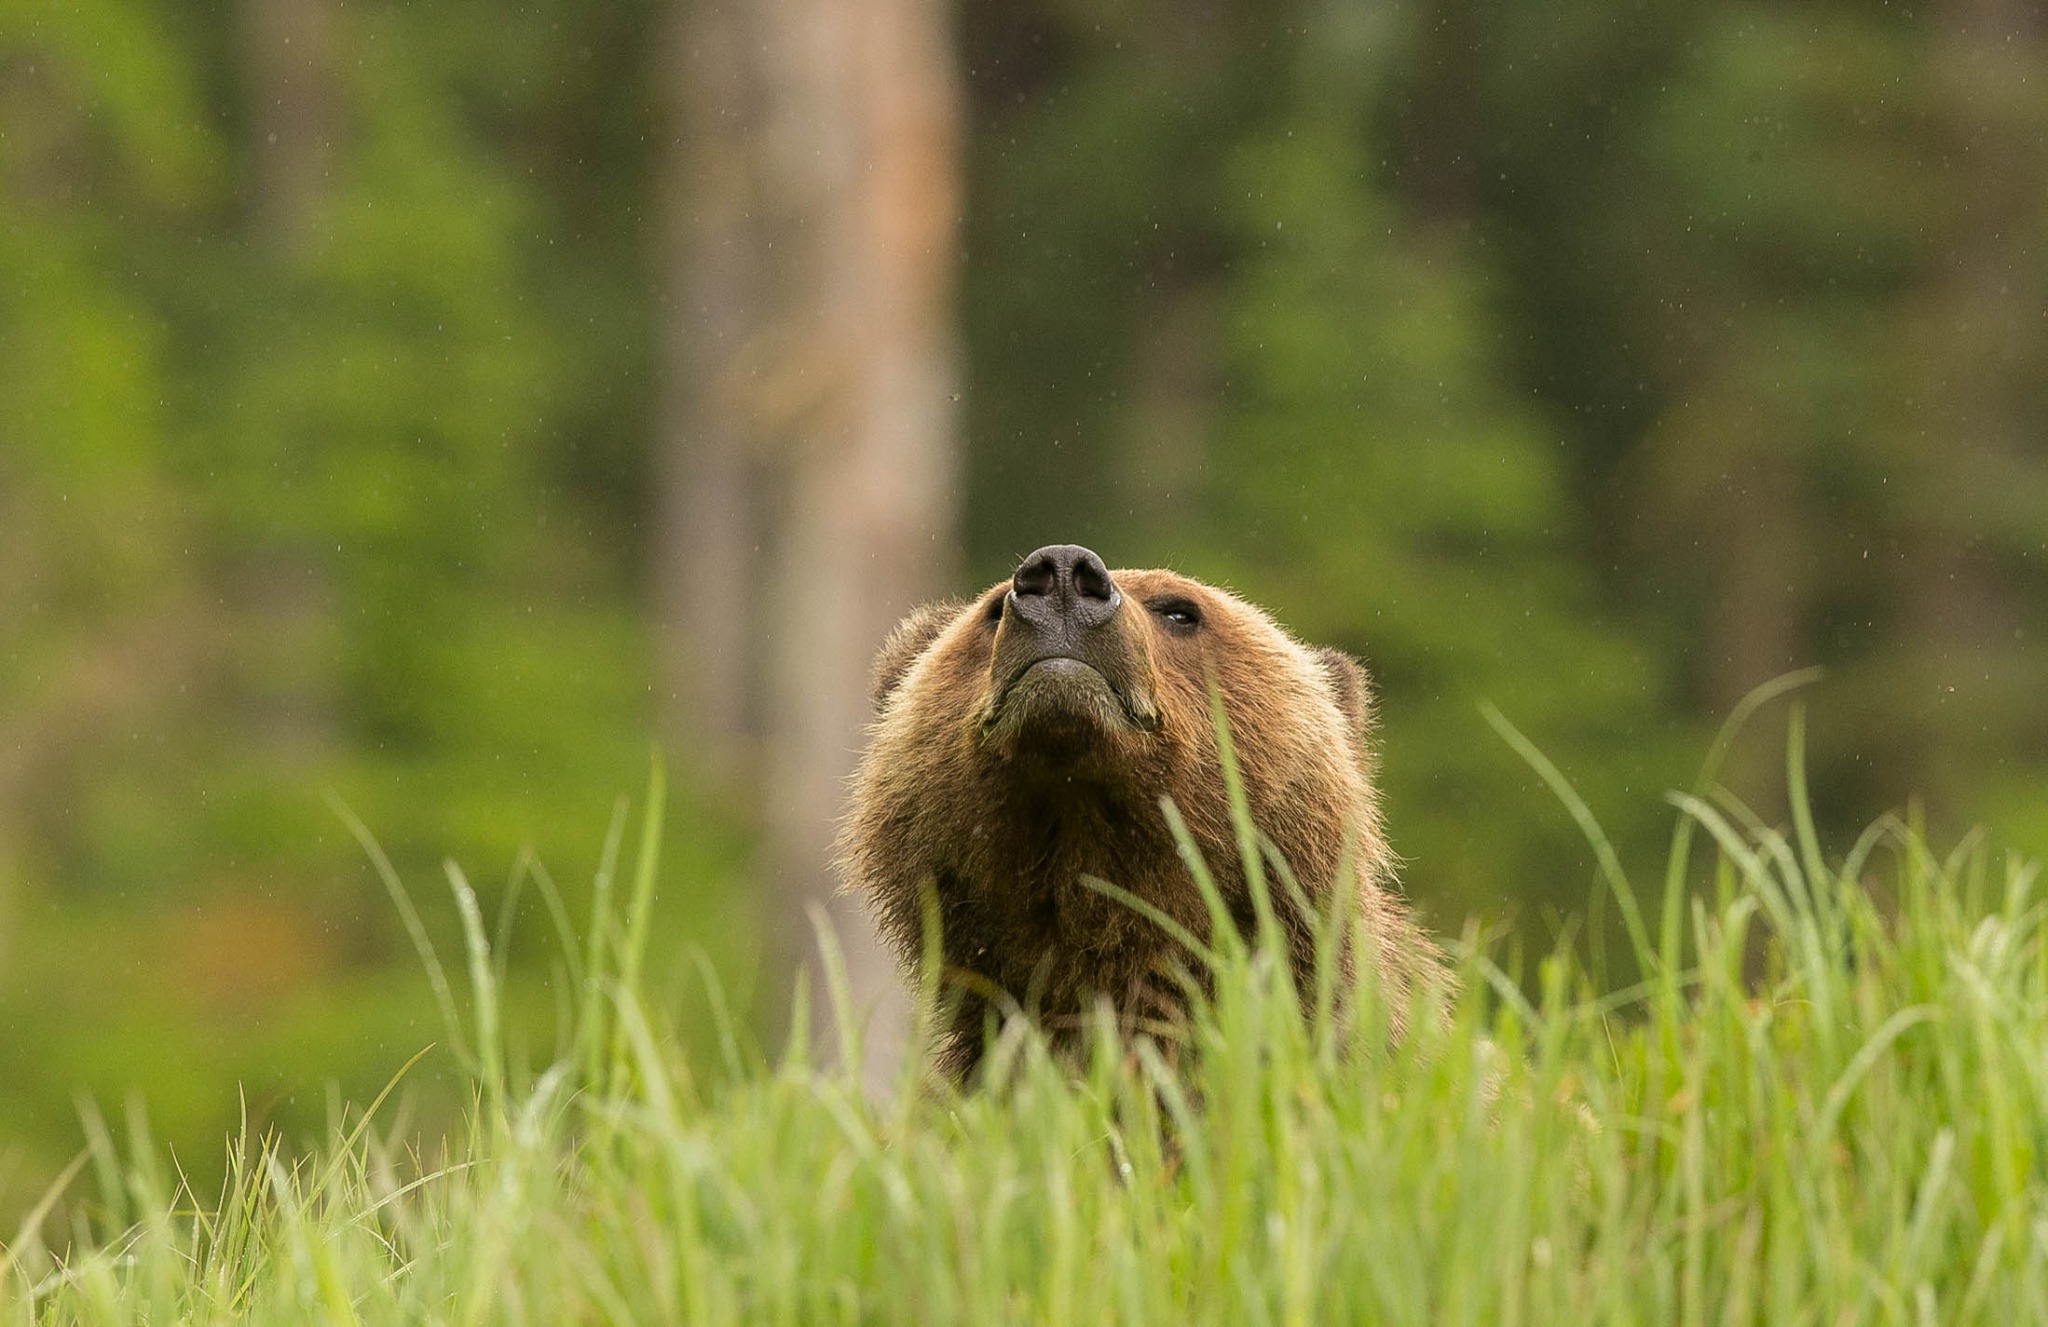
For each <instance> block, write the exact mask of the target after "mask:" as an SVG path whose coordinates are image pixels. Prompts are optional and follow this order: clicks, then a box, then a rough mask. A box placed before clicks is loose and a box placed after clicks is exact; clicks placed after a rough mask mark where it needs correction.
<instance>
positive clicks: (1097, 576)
mask: <svg viewBox="0 0 2048 1327" xmlns="http://www.w3.org/2000/svg"><path fill="white" fill-rule="evenodd" d="M1074 589H1075V590H1076V591H1077V592H1078V593H1079V594H1080V595H1081V596H1082V597H1083V598H1087V599H1100V600H1103V601H1104V602H1107V601H1108V600H1110V599H1112V598H1114V597H1115V596H1116V584H1115V582H1113V581H1111V580H1110V579H1109V568H1107V567H1105V566H1103V565H1102V559H1101V558H1099V557H1096V556H1095V555H1094V554H1093V553H1084V555H1083V556H1081V557H1080V558H1077V559H1075V562H1074Z"/></svg>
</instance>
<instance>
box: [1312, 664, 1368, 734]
mask: <svg viewBox="0 0 2048 1327" xmlns="http://www.w3.org/2000/svg"><path fill="white" fill-rule="evenodd" d="M1315 656H1316V662H1317V663H1318V664H1320V665H1321V666H1322V669H1323V671H1324V672H1325V673H1327V674H1329V677H1330V689H1331V690H1332V691H1333V692H1334V693H1335V694H1336V697H1337V708H1338V710H1339V711H1341V712H1342V713H1343V715H1344V723H1345V726H1346V727H1347V728H1349V729H1350V732H1351V743H1352V745H1353V746H1355V747H1357V748H1358V750H1359V752H1360V753H1361V754H1363V753H1364V752H1365V750H1366V748H1367V746H1368V745H1369V743H1370V741H1371V738H1372V729H1373V705H1372V683H1370V682H1368V681H1367V680H1366V677H1365V669H1364V668H1363V667H1361V666H1360V665H1359V662H1358V660H1356V659H1354V658H1352V657H1351V656H1350V655H1348V654H1346V653H1344V651H1342V650H1330V649H1321V650H1317V651H1316V652H1315Z"/></svg>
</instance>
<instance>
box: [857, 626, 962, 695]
mask: <svg viewBox="0 0 2048 1327" xmlns="http://www.w3.org/2000/svg"><path fill="white" fill-rule="evenodd" d="M960 609H961V604H960V602H959V601H958V600H954V599H944V600H941V601H940V602H938V603H935V604H926V605H924V607H922V608H917V609H913V610H912V611H911V614H910V616H909V617H906V618H904V619H903V620H902V621H901V622H898V623H897V624H896V629H895V630H894V631H892V632H890V633H889V639H888V640H886V641H883V642H882V648H881V651H880V653H878V654H876V655H875V666H874V669H873V671H872V672H870V673H869V674H868V700H869V702H870V703H872V704H873V705H874V707H875V713H877V714H880V713H881V712H882V706H884V705H885V704H887V703H888V701H889V697H890V696H892V695H894V694H895V692H896V687H897V685H898V684H899V683H901V682H902V681H903V675H904V674H905V673H907V672H909V671H910V665H912V664H914V663H916V662H917V656H918V655H920V654H923V653H924V652H925V647H926V646H928V645H930V644H931V643H932V642H933V641H934V640H936V639H938V635H939V633H940V632H941V631H944V630H945V629H946V627H947V625H948V624H950V623H951V622H952V621H953V619H954V618H956V617H958V616H960Z"/></svg>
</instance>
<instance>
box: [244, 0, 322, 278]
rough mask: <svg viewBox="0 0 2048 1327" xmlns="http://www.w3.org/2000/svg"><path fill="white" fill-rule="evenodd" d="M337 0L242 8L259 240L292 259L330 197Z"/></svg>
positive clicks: (250, 3)
mask: <svg viewBox="0 0 2048 1327" xmlns="http://www.w3.org/2000/svg"><path fill="white" fill-rule="evenodd" d="M331 3H332V0H242V5H241V30H242V60H243V65H244V69H245V71H246V75H247V81H248V95H249V112H250V115H249V123H250V130H251V137H250V147H251V150H252V153H253V155H254V159H255V198H254V202H255V210H256V232H257V235H258V237H259V239H260V240H261V241H262V242H264V243H266V244H269V245H270V246H272V247H273V248H276V249H279V250H283V251H287V252H289V251H290V250H292V249H295V248H296V247H297V246H298V245H300V244H301V243H303V242H304V240H305V237H306V231H307V228H308V227H309V226H310V225H311V224H312V222H313V219H314V216H315V212H316V210H317V208H318V206H319V202H320V198H321V195H322V194H324V193H325V192H326V190H327V177H328V172H329V169H330V166H331V154H332V147H333V136H334V123H335V118H336V117H335V101H336V98H335V88H334V14H333V12H332V10H331V9H330V4H331Z"/></svg>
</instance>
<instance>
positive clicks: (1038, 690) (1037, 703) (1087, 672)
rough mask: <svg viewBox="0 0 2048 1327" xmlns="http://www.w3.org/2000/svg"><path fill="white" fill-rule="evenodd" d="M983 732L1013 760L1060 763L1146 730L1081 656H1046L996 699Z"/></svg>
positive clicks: (1097, 671) (1103, 677)
mask: <svg viewBox="0 0 2048 1327" xmlns="http://www.w3.org/2000/svg"><path fill="white" fill-rule="evenodd" d="M992 711H993V712H992V713H991V714H990V715H989V717H988V719H987V720H986V721H985V722H984V723H983V725H982V735H983V737H984V738H985V739H986V740H987V741H988V743H989V744H990V745H991V746H993V747H994V748H995V749H996V750H997V751H1000V752H1001V753H1002V754H1004V755H1005V756H1008V757H1011V758H1013V759H1017V758H1030V759H1038V760H1044V761H1046V762H1047V763H1061V762H1066V761H1071V760H1075V759H1079V758H1082V757H1085V756H1086V755H1088V754H1089V753H1091V752H1097V751H1101V750H1102V749H1104V748H1105V747H1108V746H1110V745H1112V744H1113V743H1115V742H1116V741H1117V739H1119V738H1122V737H1126V736H1129V735H1133V734H1136V733H1138V732H1141V731H1142V728H1141V726H1140V725H1139V724H1138V723H1137V722H1136V721H1135V720H1133V719H1132V717H1131V715H1130V713H1129V712H1128V710H1127V709H1126V708H1125V705H1124V701H1123V698H1122V697H1121V696H1119V695H1118V694H1117V692H1116V688H1115V687H1113V686H1111V685H1110V682H1109V679H1108V678H1107V677H1105V676H1103V674H1102V672H1101V671H1100V670H1099V669H1097V668H1095V667H1093V666H1092V665H1089V664H1086V663H1083V662H1082V661H1081V660H1079V659H1041V660H1039V661H1038V662H1037V663H1034V664H1032V665H1031V666H1030V667H1029V668H1027V669H1025V670H1024V671H1023V673H1021V674H1019V675H1018V677H1017V679H1016V680H1015V681H1014V682H1012V683H1010V685H1009V686H1008V687H1007V688H1006V689H1005V690H1004V691H1003V693H1002V694H1001V695H1000V696H999V697H998V698H997V700H996V703H995V705H994V706H993V707H992Z"/></svg>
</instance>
